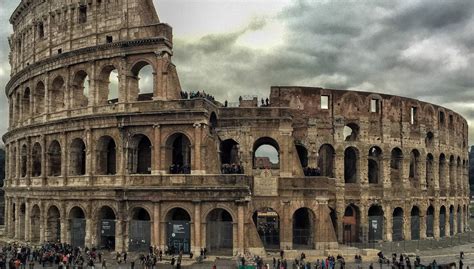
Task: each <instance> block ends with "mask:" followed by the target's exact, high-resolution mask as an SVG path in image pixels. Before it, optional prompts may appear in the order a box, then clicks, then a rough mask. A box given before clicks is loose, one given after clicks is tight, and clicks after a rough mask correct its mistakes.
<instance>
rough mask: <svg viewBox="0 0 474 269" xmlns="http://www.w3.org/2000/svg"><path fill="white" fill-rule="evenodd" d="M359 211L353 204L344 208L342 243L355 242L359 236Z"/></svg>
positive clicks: (358, 239) (358, 240)
mask: <svg viewBox="0 0 474 269" xmlns="http://www.w3.org/2000/svg"><path fill="white" fill-rule="evenodd" d="M359 227H360V213H359V208H358V207H356V206H355V205H349V206H347V207H346V209H345V210H344V219H343V243H344V244H350V243H357V242H360V238H359Z"/></svg>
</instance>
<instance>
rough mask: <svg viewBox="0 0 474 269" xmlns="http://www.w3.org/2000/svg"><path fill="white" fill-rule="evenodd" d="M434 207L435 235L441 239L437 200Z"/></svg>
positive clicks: (435, 237)
mask: <svg viewBox="0 0 474 269" xmlns="http://www.w3.org/2000/svg"><path fill="white" fill-rule="evenodd" d="M433 207H434V216H433V237H434V239H439V204H438V203H437V202H435V203H434V204H433Z"/></svg>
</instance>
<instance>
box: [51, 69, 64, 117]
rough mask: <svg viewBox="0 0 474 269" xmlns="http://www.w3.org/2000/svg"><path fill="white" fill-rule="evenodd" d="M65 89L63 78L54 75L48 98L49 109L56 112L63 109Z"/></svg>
mask: <svg viewBox="0 0 474 269" xmlns="http://www.w3.org/2000/svg"><path fill="white" fill-rule="evenodd" d="M65 91H66V89H65V85H64V79H63V78H62V77H56V78H55V79H54V80H53V83H52V84H51V88H50V94H49V100H50V106H51V111H52V112H56V111H60V110H63V109H64V92H65Z"/></svg>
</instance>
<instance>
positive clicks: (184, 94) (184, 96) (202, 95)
mask: <svg viewBox="0 0 474 269" xmlns="http://www.w3.org/2000/svg"><path fill="white" fill-rule="evenodd" d="M181 98H182V99H196V98H204V99H207V100H209V101H215V98H214V96H212V95H210V94H207V93H206V92H205V91H197V92H195V91H191V92H189V93H188V92H185V91H181Z"/></svg>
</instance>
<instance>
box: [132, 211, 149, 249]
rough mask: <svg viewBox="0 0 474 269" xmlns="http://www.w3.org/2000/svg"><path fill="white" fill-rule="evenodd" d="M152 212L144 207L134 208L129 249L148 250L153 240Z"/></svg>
mask: <svg viewBox="0 0 474 269" xmlns="http://www.w3.org/2000/svg"><path fill="white" fill-rule="evenodd" d="M150 220H151V218H150V214H149V213H148V211H147V210H146V209H144V208H141V207H137V208H134V209H133V210H132V217H131V220H130V230H129V243H128V250H129V251H147V250H148V247H149V246H150V242H151V224H150Z"/></svg>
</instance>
